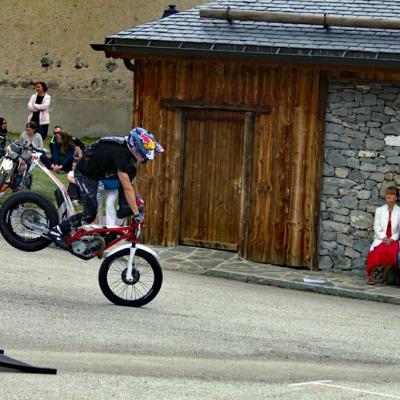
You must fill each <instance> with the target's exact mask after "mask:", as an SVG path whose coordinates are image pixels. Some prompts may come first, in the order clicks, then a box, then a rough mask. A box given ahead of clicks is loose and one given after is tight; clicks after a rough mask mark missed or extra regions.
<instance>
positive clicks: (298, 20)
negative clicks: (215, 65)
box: [199, 7, 400, 30]
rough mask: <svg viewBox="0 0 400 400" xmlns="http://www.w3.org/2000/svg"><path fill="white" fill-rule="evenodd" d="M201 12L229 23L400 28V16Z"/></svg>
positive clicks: (217, 10)
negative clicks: (254, 22) (249, 22)
mask: <svg viewBox="0 0 400 400" xmlns="http://www.w3.org/2000/svg"><path fill="white" fill-rule="evenodd" d="M199 13H200V17H201V18H210V19H223V20H227V21H228V22H229V23H231V22H232V20H240V21H259V22H277V23H286V24H306V25H321V26H323V27H324V28H327V27H329V26H344V27H350V28H369V29H396V30H400V18H372V17H354V16H345V15H327V14H309V13H286V12H271V11H254V10H235V9H234V10H232V9H231V8H230V7H228V8H223V9H215V8H202V9H200V11H199Z"/></svg>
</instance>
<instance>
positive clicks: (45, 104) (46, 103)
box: [28, 82, 51, 141]
mask: <svg viewBox="0 0 400 400" xmlns="http://www.w3.org/2000/svg"><path fill="white" fill-rule="evenodd" d="M35 90H36V93H35V94H33V95H32V96H31V98H30V99H29V103H28V122H30V121H33V122H35V123H36V125H37V126H38V129H37V131H38V133H40V135H41V136H42V138H43V141H44V140H45V139H46V137H47V132H48V130H49V123H50V115H49V107H50V102H51V96H50V95H49V94H48V93H47V85H46V84H45V83H44V82H36V83H35Z"/></svg>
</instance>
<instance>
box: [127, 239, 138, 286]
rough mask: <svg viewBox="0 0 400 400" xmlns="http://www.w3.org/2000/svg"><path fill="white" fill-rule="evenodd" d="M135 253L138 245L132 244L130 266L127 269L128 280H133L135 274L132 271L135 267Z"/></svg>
mask: <svg viewBox="0 0 400 400" xmlns="http://www.w3.org/2000/svg"><path fill="white" fill-rule="evenodd" d="M135 254H136V246H135V245H132V247H131V248H130V251H129V261H128V267H127V269H126V280H127V281H128V282H133V275H132V271H133V268H134V265H133V261H134V259H135Z"/></svg>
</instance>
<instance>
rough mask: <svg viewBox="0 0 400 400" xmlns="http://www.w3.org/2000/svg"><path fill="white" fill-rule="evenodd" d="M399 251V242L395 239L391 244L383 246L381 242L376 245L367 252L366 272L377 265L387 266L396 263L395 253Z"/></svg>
mask: <svg viewBox="0 0 400 400" xmlns="http://www.w3.org/2000/svg"><path fill="white" fill-rule="evenodd" d="M398 252H399V242H398V240H395V241H394V242H393V243H392V244H390V245H388V246H385V245H384V244H383V243H381V244H380V245H378V246H376V247H375V248H374V249H373V250H372V251H370V252H369V253H368V257H367V274H369V273H370V271H371V270H372V268H374V267H377V266H378V265H383V266H389V265H397V254H398Z"/></svg>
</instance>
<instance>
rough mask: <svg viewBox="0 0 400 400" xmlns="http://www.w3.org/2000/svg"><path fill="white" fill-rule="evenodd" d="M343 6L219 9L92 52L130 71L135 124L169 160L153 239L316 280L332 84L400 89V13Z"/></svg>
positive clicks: (150, 184)
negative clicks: (225, 252) (298, 271)
mask: <svg viewBox="0 0 400 400" xmlns="http://www.w3.org/2000/svg"><path fill="white" fill-rule="evenodd" d="M361 3H362V4H361ZM393 3H395V4H393ZM337 4H338V3H337V1H333V0H332V1H330V0H324V1H322V0H321V1H307V0H287V1H286V0H285V1H283V0H281V1H272V0H255V1H253V2H243V1H235V0H220V1H216V2H213V3H210V5H207V4H206V5H204V6H201V7H198V8H195V9H192V10H188V11H186V12H182V13H178V14H175V15H173V16H170V17H168V18H164V19H161V20H158V21H154V22H151V23H148V24H145V25H142V26H139V27H135V28H133V29H129V30H127V31H124V32H120V33H118V34H116V35H113V36H110V37H108V38H106V41H105V44H101V45H99V44H96V45H92V47H93V48H94V49H95V50H100V51H104V52H105V55H106V56H107V57H114V58H122V59H124V60H125V64H126V65H128V66H130V67H131V68H132V70H133V86H134V101H133V108H132V113H133V126H143V127H145V128H147V129H149V130H151V131H152V132H153V133H154V134H155V136H156V137H157V138H158V139H159V141H160V143H161V144H162V145H163V146H164V147H165V149H166V153H165V155H161V156H160V157H158V159H157V160H156V161H155V162H154V163H151V164H149V165H148V166H146V171H145V172H140V174H139V175H140V186H141V188H142V190H143V191H144V192H145V195H146V200H147V204H148V210H149V213H150V216H149V218H148V222H147V228H146V231H147V233H146V241H148V242H149V243H153V244H162V245H176V244H178V243H180V244H188V245H194V246H204V247H211V248H221V249H230V250H234V251H238V253H239V254H240V255H241V256H242V257H244V258H246V259H250V260H253V261H259V262H265V263H273V264H279V265H287V266H291V267H307V268H310V269H316V268H317V266H318V265H317V264H318V240H319V221H320V193H321V177H322V166H323V161H324V151H323V150H324V149H323V147H324V133H325V112H326V102H327V95H328V86H329V82H330V81H332V80H341V79H347V80H348V79H354V80H357V81H384V82H388V81H391V82H397V83H399V82H400V70H399V66H400V30H398V29H399V28H400V24H399V21H398V20H397V21H396V20H395V19H394V18H395V17H398V18H400V4H398V5H396V2H392V1H385V0H384V1H381V2H380V3H379V5H377V4H376V3H374V4H371V2H369V1H368V0H358V1H357V5H355V4H354V2H353V1H348V0H343V1H342V2H340V5H341V8H340V9H338V8H337ZM228 7H230V8H228ZM215 11H217V12H215ZM232 11H239V12H238V13H236V14H234V13H232ZM263 11H271V12H274V13H277V12H279V13H281V14H278V16H277V14H269V13H265V12H263ZM230 12H231V14H230ZM299 12H301V13H303V14H301V15H296V14H297V13H299ZM283 13H284V14H283ZM304 13H307V14H304ZM221 14H222V15H221ZM308 14H312V15H313V16H312V18H311V16H310V18H308V17H309V16H308ZM324 14H326V15H325V16H324ZM316 15H317V16H321V15H322V19H319V20H318V19H317V18H316ZM348 15H351V16H353V17H358V18H353V19H352V20H351V21H350V23H349V21H348V19H343V18H336V19H331V20H330V19H329V17H330V16H348ZM302 17H304V18H302ZM361 17H363V18H361ZM364 17H365V18H364ZM371 17H381V18H386V17H390V18H392V22H393V24H392V25H390V26H389V28H390V29H388V25H384V24H383V22H382V21H381V24H380V25H379V24H378V25H376V20H375V21H372V22H371ZM221 18H222V19H221ZM279 18H280V19H279ZM271 21H272V22H271ZM321 21H322V22H321ZM343 21H344V22H343ZM360 21H361V22H360ZM357 23H358V24H359V25H358V26H357V25H355V26H354V24H357ZM361 23H364V24H365V25H360V24H361ZM396 23H397V25H396ZM318 24H319V25H318ZM332 24H335V26H333V25H332ZM346 24H347V25H349V24H350V25H352V26H346ZM382 24H383V25H382ZM337 25H345V26H337ZM382 28H384V29H382Z"/></svg>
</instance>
